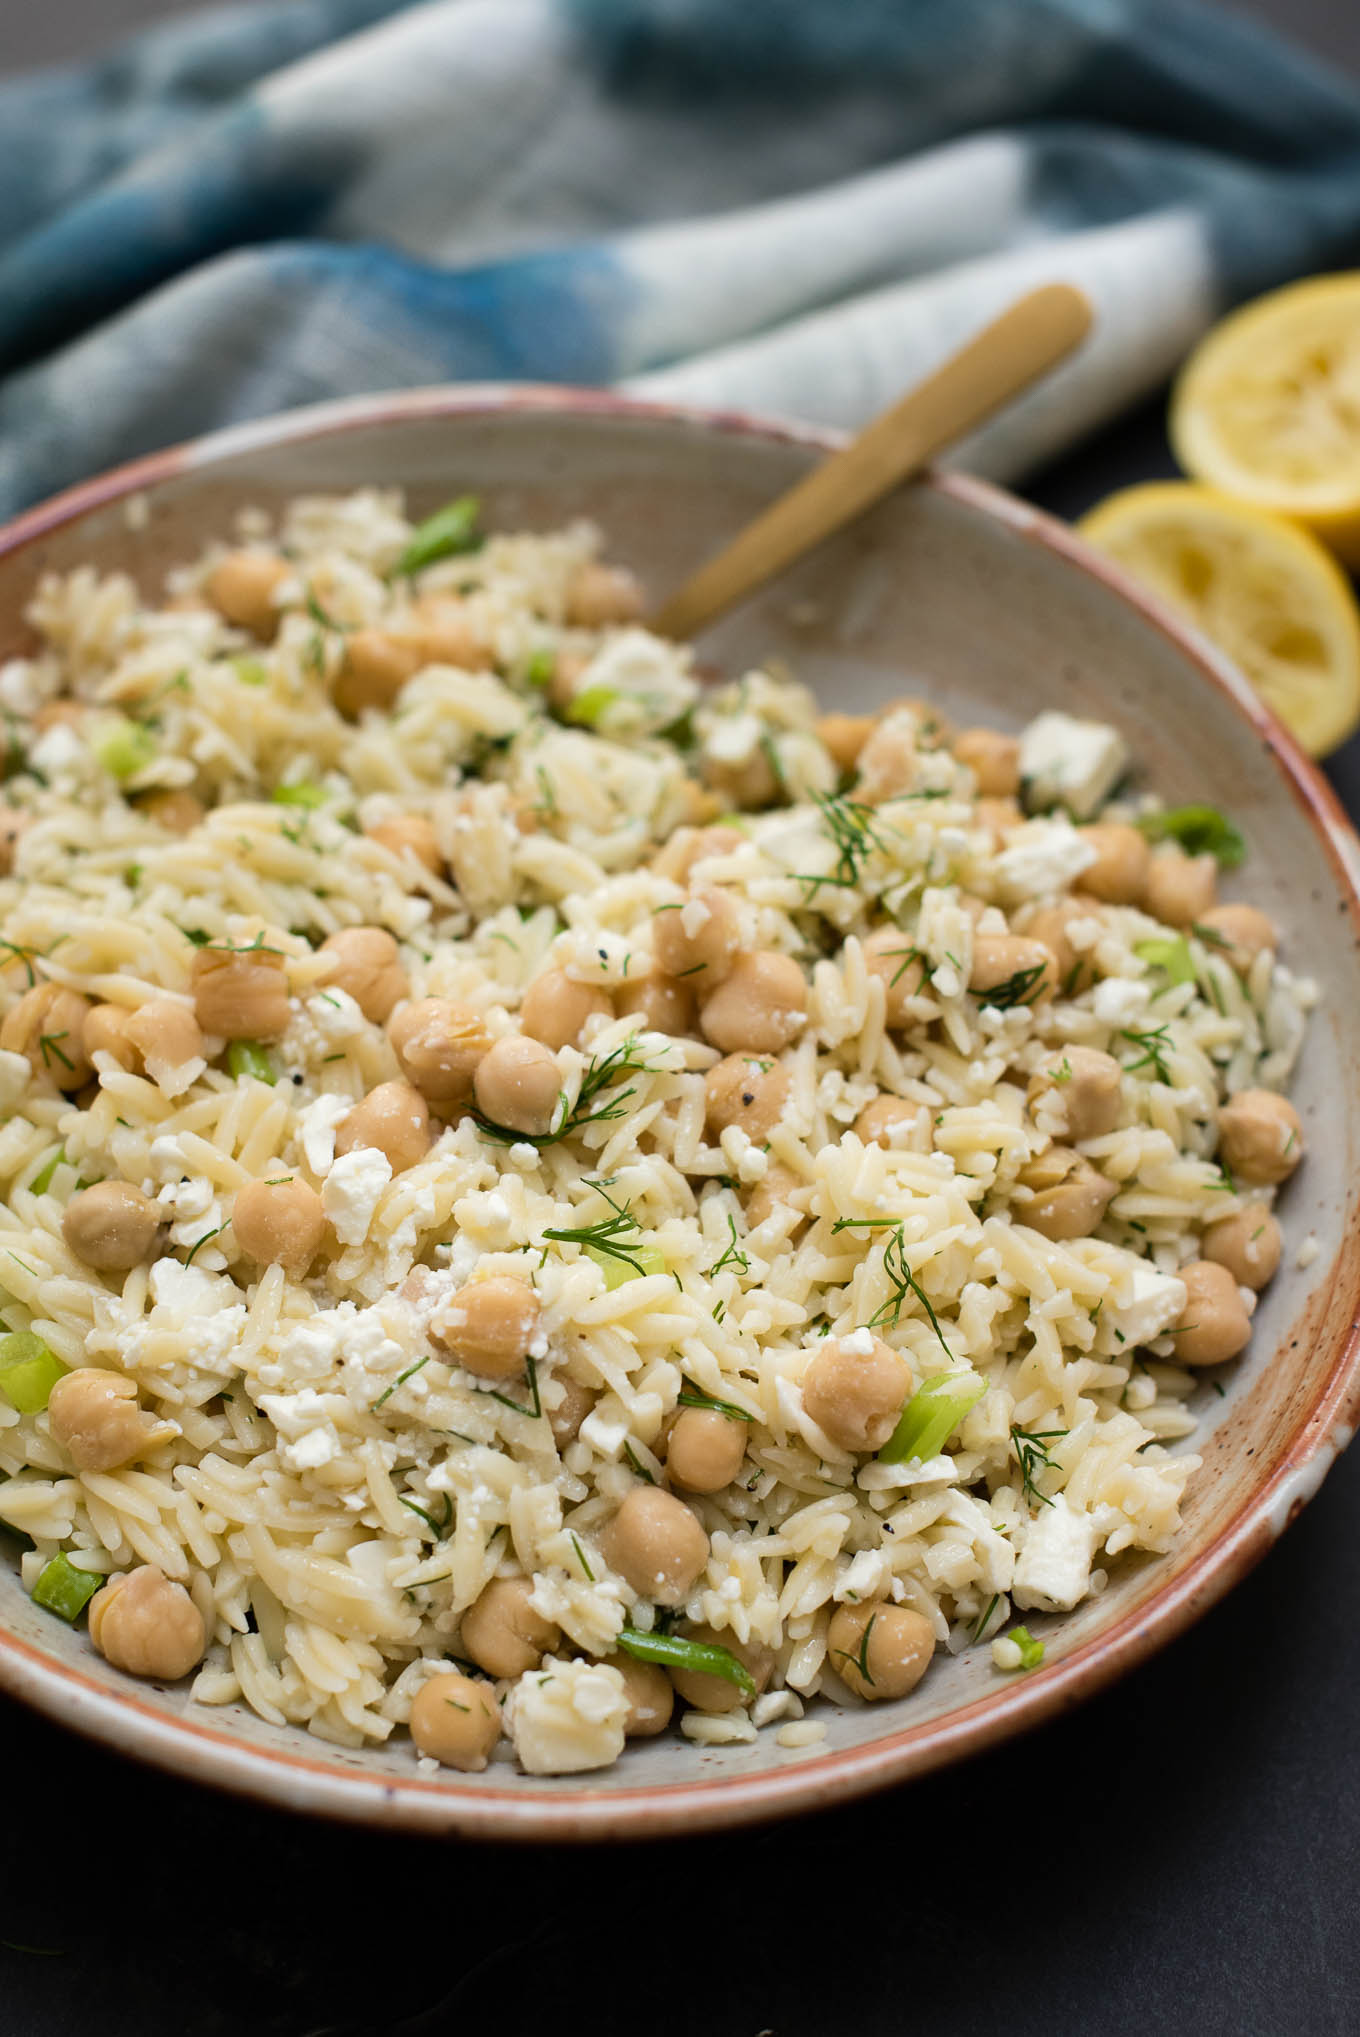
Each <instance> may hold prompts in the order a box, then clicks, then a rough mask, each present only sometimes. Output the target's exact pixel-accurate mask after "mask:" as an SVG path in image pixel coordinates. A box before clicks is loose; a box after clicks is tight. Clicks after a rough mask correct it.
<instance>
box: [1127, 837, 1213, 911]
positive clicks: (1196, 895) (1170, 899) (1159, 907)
mask: <svg viewBox="0 0 1360 2037" xmlns="http://www.w3.org/2000/svg"><path fill="white" fill-rule="evenodd" d="M1217 895H1218V864H1217V862H1216V861H1215V860H1214V858H1213V857H1212V856H1187V855H1186V853H1185V851H1184V849H1177V848H1166V849H1159V850H1158V851H1157V854H1156V855H1155V856H1154V857H1153V858H1152V860H1151V862H1150V863H1149V864H1148V873H1147V882H1146V884H1145V885H1144V886H1143V900H1142V904H1143V911H1144V912H1146V913H1150V914H1151V916H1152V918H1153V919H1159V920H1160V921H1161V922H1162V924H1163V926H1168V927H1188V926H1190V925H1191V924H1192V923H1193V922H1194V921H1195V920H1202V919H1203V918H1204V915H1205V914H1206V913H1207V912H1212V911H1213V907H1214V899H1215V898H1216V897H1217Z"/></svg>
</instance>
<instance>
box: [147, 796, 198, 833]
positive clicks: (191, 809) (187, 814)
mask: <svg viewBox="0 0 1360 2037" xmlns="http://www.w3.org/2000/svg"><path fill="white" fill-rule="evenodd" d="M138 807H139V810H140V811H141V812H142V813H144V814H145V815H146V817H147V819H148V820H153V821H155V823H156V826H157V827H158V828H164V829H165V831H166V833H167V834H170V835H191V834H192V833H193V831H194V829H195V828H196V827H199V826H201V824H202V823H203V821H205V820H206V819H207V817H208V809H207V807H206V806H204V804H203V801H202V800H201V799H195V798H194V795H193V793H192V792H152V793H149V794H148V796H147V797H146V798H145V799H142V800H139V801H138Z"/></svg>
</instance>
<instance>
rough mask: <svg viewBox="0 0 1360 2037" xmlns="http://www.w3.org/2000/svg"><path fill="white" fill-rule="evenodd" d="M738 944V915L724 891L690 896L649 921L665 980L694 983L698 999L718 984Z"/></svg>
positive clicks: (739, 923)
mask: <svg viewBox="0 0 1360 2037" xmlns="http://www.w3.org/2000/svg"><path fill="white" fill-rule="evenodd" d="M740 943H741V915H740V913H739V912H738V911H737V908H736V906H735V905H734V903H733V902H732V900H731V899H730V898H729V897H728V895H727V893H726V892H725V891H714V890H708V891H698V892H691V894H690V896H689V897H688V898H687V899H682V900H681V902H680V904H679V905H673V906H671V905H667V906H662V907H661V908H660V909H659V910H658V911H657V912H656V913H655V914H654V915H653V919H652V945H653V948H654V950H655V953H656V959H657V963H658V964H659V966H660V967H661V969H662V970H664V972H665V974H666V975H667V976H680V977H683V978H685V979H686V980H687V981H691V980H692V981H693V983H694V985H695V988H696V989H697V990H698V993H699V995H700V996H701V997H703V996H705V995H707V993H708V990H709V986H710V985H711V984H715V983H719V982H721V980H722V978H723V977H724V976H725V975H726V974H727V972H728V970H729V969H730V968H731V966H732V957H733V956H734V955H735V954H736V952H737V949H738V947H739V945H740Z"/></svg>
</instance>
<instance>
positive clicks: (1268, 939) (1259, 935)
mask: <svg viewBox="0 0 1360 2037" xmlns="http://www.w3.org/2000/svg"><path fill="white" fill-rule="evenodd" d="M1201 927H1203V928H1206V929H1207V930H1208V938H1207V939H1206V940H1205V946H1206V947H1207V948H1209V949H1210V950H1211V951H1212V952H1213V953H1214V954H1216V955H1217V954H1221V955H1223V956H1224V957H1225V959H1226V960H1227V961H1228V962H1230V963H1231V964H1232V966H1233V968H1234V969H1235V970H1236V971H1237V973H1238V975H1239V976H1246V975H1248V974H1249V973H1250V970H1251V965H1252V963H1253V962H1254V961H1255V960H1256V957H1257V956H1258V955H1262V954H1264V953H1265V951H1266V950H1267V949H1270V950H1271V951H1272V953H1273V951H1274V950H1275V949H1276V948H1278V947H1279V945H1280V936H1279V933H1278V931H1277V930H1276V927H1275V923H1274V921H1273V920H1270V919H1267V917H1266V915H1265V914H1264V913H1263V912H1259V911H1258V910H1257V908H1256V907H1255V906H1254V905H1216V906H1215V907H1214V908H1213V910H1212V911H1211V912H1206V913H1205V914H1204V915H1203V917H1202V918H1201V919H1199V920H1197V921H1196V923H1195V928H1196V931H1197V932H1198V931H1199V929H1200V928H1201Z"/></svg>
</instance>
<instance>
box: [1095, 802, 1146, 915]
mask: <svg viewBox="0 0 1360 2037" xmlns="http://www.w3.org/2000/svg"><path fill="white" fill-rule="evenodd" d="M1077 833H1078V834H1079V835H1080V836H1081V838H1082V840H1083V841H1084V842H1085V844H1086V846H1087V848H1088V849H1094V850H1095V852H1096V859H1095V861H1094V863H1089V864H1088V865H1087V867H1086V868H1085V869H1084V870H1083V871H1082V873H1081V875H1080V876H1079V877H1078V878H1077V883H1078V885H1079V886H1080V887H1081V889H1082V890H1083V891H1085V892H1089V893H1090V895H1091V897H1092V898H1099V899H1103V900H1104V902H1105V903H1106V904H1107V905H1137V904H1138V902H1139V900H1140V899H1141V898H1142V896H1143V892H1144V889H1145V887H1146V885H1147V879H1148V870H1149V869H1150V867H1151V864H1152V851H1151V849H1150V848H1149V847H1148V845H1147V837H1146V836H1145V835H1142V834H1140V833H1139V831H1138V829H1137V828H1131V827H1127V826H1125V825H1124V823H1123V822H1122V821H1096V822H1094V823H1093V824H1092V825H1091V826H1090V827H1084V828H1078V829H1077Z"/></svg>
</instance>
